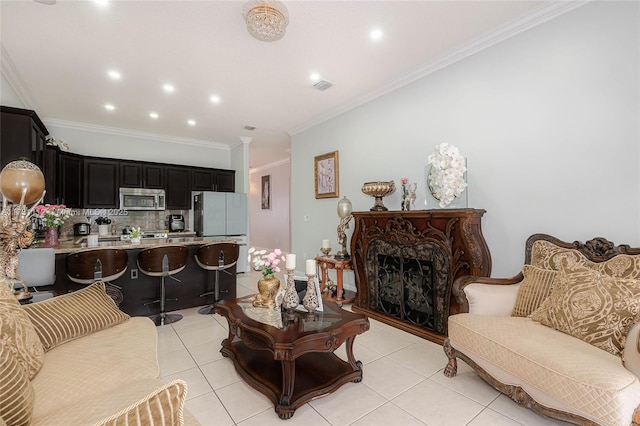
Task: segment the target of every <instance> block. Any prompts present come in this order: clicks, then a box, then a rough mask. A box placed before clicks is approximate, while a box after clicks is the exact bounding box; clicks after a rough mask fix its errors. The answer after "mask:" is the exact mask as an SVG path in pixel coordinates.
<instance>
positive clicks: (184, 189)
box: [165, 166, 191, 210]
mask: <svg viewBox="0 0 640 426" xmlns="http://www.w3.org/2000/svg"><path fill="white" fill-rule="evenodd" d="M189 174H190V170H189V168H188V167H180V166H175V167H172V166H167V167H165V178H166V185H165V191H166V194H165V196H166V207H167V210H188V209H190V208H191V185H190V183H191V182H190V179H189Z"/></svg>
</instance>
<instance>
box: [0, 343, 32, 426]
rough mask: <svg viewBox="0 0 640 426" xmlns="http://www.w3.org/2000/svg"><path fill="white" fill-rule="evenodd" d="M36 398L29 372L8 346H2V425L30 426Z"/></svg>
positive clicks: (0, 351) (0, 411) (0, 390)
mask: <svg viewBox="0 0 640 426" xmlns="http://www.w3.org/2000/svg"><path fill="white" fill-rule="evenodd" d="M34 398H35V394H34V392H33V387H32V386H31V382H30V381H29V376H28V375H27V372H26V371H25V370H24V369H23V368H22V366H21V365H20V364H19V363H18V360H17V358H16V357H15V356H14V355H13V354H12V353H11V351H10V350H9V347H8V346H4V345H2V346H0V420H4V422H0V424H5V422H6V424H9V425H28V424H29V423H30V422H31V415H32V413H33V403H34Z"/></svg>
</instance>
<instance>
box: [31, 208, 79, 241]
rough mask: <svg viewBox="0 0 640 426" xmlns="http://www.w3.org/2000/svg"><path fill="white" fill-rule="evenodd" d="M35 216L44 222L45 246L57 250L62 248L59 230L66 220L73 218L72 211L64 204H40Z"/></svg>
mask: <svg viewBox="0 0 640 426" xmlns="http://www.w3.org/2000/svg"><path fill="white" fill-rule="evenodd" d="M34 211H35V214H36V215H37V216H38V217H39V218H40V220H42V224H43V225H44V226H45V228H47V229H46V233H45V237H44V246H45V247H52V248H57V247H59V246H60V236H59V234H58V228H59V227H60V226H62V224H63V223H64V221H65V220H67V219H69V216H71V210H70V209H68V208H67V206H65V205H64V204H55V205H51V204H45V205H42V204H40V205H39V206H37V207H36V208H35V210H34Z"/></svg>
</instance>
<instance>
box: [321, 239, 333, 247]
mask: <svg viewBox="0 0 640 426" xmlns="http://www.w3.org/2000/svg"><path fill="white" fill-rule="evenodd" d="M329 247H331V246H330V245H329V240H322V248H329Z"/></svg>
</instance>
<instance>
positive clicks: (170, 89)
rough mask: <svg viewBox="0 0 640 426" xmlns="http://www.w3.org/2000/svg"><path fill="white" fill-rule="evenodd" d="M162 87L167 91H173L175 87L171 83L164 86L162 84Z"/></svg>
mask: <svg viewBox="0 0 640 426" xmlns="http://www.w3.org/2000/svg"><path fill="white" fill-rule="evenodd" d="M162 89H163V90H164V91H165V92H167V93H173V92H174V91H175V90H176V88H175V87H173V86H172V85H171V84H165V85H164V86H162Z"/></svg>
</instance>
